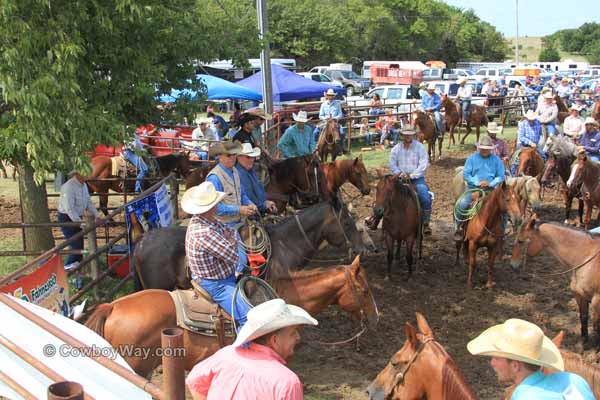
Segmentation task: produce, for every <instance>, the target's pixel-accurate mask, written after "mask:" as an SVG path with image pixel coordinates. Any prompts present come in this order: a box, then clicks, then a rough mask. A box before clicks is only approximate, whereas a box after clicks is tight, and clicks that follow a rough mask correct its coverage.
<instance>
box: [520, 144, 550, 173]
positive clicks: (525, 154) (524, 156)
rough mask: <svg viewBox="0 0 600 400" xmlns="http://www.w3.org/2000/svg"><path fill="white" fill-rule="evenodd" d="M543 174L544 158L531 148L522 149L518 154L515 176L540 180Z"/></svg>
mask: <svg viewBox="0 0 600 400" xmlns="http://www.w3.org/2000/svg"><path fill="white" fill-rule="evenodd" d="M543 172H544V158H543V157H542V156H541V154H540V152H539V151H537V150H536V149H534V148H533V147H524V148H522V149H521V152H520V153H519V167H518V168H517V176H521V175H527V176H535V177H537V178H538V179H540V178H541V176H542V173H543Z"/></svg>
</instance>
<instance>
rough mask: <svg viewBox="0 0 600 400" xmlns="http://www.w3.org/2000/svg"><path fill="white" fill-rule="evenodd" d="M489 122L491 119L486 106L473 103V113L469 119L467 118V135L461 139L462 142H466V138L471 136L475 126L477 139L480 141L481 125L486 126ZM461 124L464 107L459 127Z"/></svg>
mask: <svg viewBox="0 0 600 400" xmlns="http://www.w3.org/2000/svg"><path fill="white" fill-rule="evenodd" d="M488 122H489V121H488V117H487V113H486V111H485V107H482V106H478V105H475V104H471V113H470V114H469V119H468V120H467V132H466V133H465V136H463V138H462V139H461V140H460V144H465V139H466V138H467V136H469V134H470V133H471V130H472V128H473V127H475V133H476V134H477V138H476V140H477V141H478V142H479V135H480V130H481V126H482V125H483V126H486V125H487V124H488ZM460 124H462V109H461V111H460V122H459V123H458V126H459V127H460ZM459 131H460V128H459Z"/></svg>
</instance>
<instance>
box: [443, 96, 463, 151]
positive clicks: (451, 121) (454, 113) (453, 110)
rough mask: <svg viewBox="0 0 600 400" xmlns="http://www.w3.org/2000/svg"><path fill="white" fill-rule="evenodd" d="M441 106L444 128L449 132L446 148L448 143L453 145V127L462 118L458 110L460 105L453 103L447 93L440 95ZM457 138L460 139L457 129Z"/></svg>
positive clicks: (454, 142) (457, 124)
mask: <svg viewBox="0 0 600 400" xmlns="http://www.w3.org/2000/svg"><path fill="white" fill-rule="evenodd" d="M442 107H443V108H444V109H445V113H444V121H446V130H447V131H448V132H449V136H448V148H450V145H455V144H456V141H455V140H454V129H456V127H457V126H460V125H459V122H460V120H461V118H462V116H461V112H460V105H458V104H456V103H454V102H453V101H452V100H450V97H448V95H447V94H443V95H442ZM457 135H458V139H460V132H459V131H457Z"/></svg>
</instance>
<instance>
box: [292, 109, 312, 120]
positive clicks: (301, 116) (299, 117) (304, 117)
mask: <svg viewBox="0 0 600 400" xmlns="http://www.w3.org/2000/svg"><path fill="white" fill-rule="evenodd" d="M292 118H294V121H296V122H308V121H310V118H308V114H307V113H306V111H304V110H301V111H298V114H296V113H292Z"/></svg>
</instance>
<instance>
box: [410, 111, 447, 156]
mask: <svg viewBox="0 0 600 400" xmlns="http://www.w3.org/2000/svg"><path fill="white" fill-rule="evenodd" d="M412 125H413V126H415V127H417V128H418V129H419V135H418V139H419V141H420V142H423V141H426V142H427V154H428V155H429V159H430V160H433V159H434V158H435V142H436V140H437V142H438V150H439V156H438V159H439V158H442V143H443V141H444V133H443V132H439V133H437V134H436V127H435V120H434V119H433V116H430V114H428V113H426V112H425V111H421V110H417V111H415V112H413V114H412Z"/></svg>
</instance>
